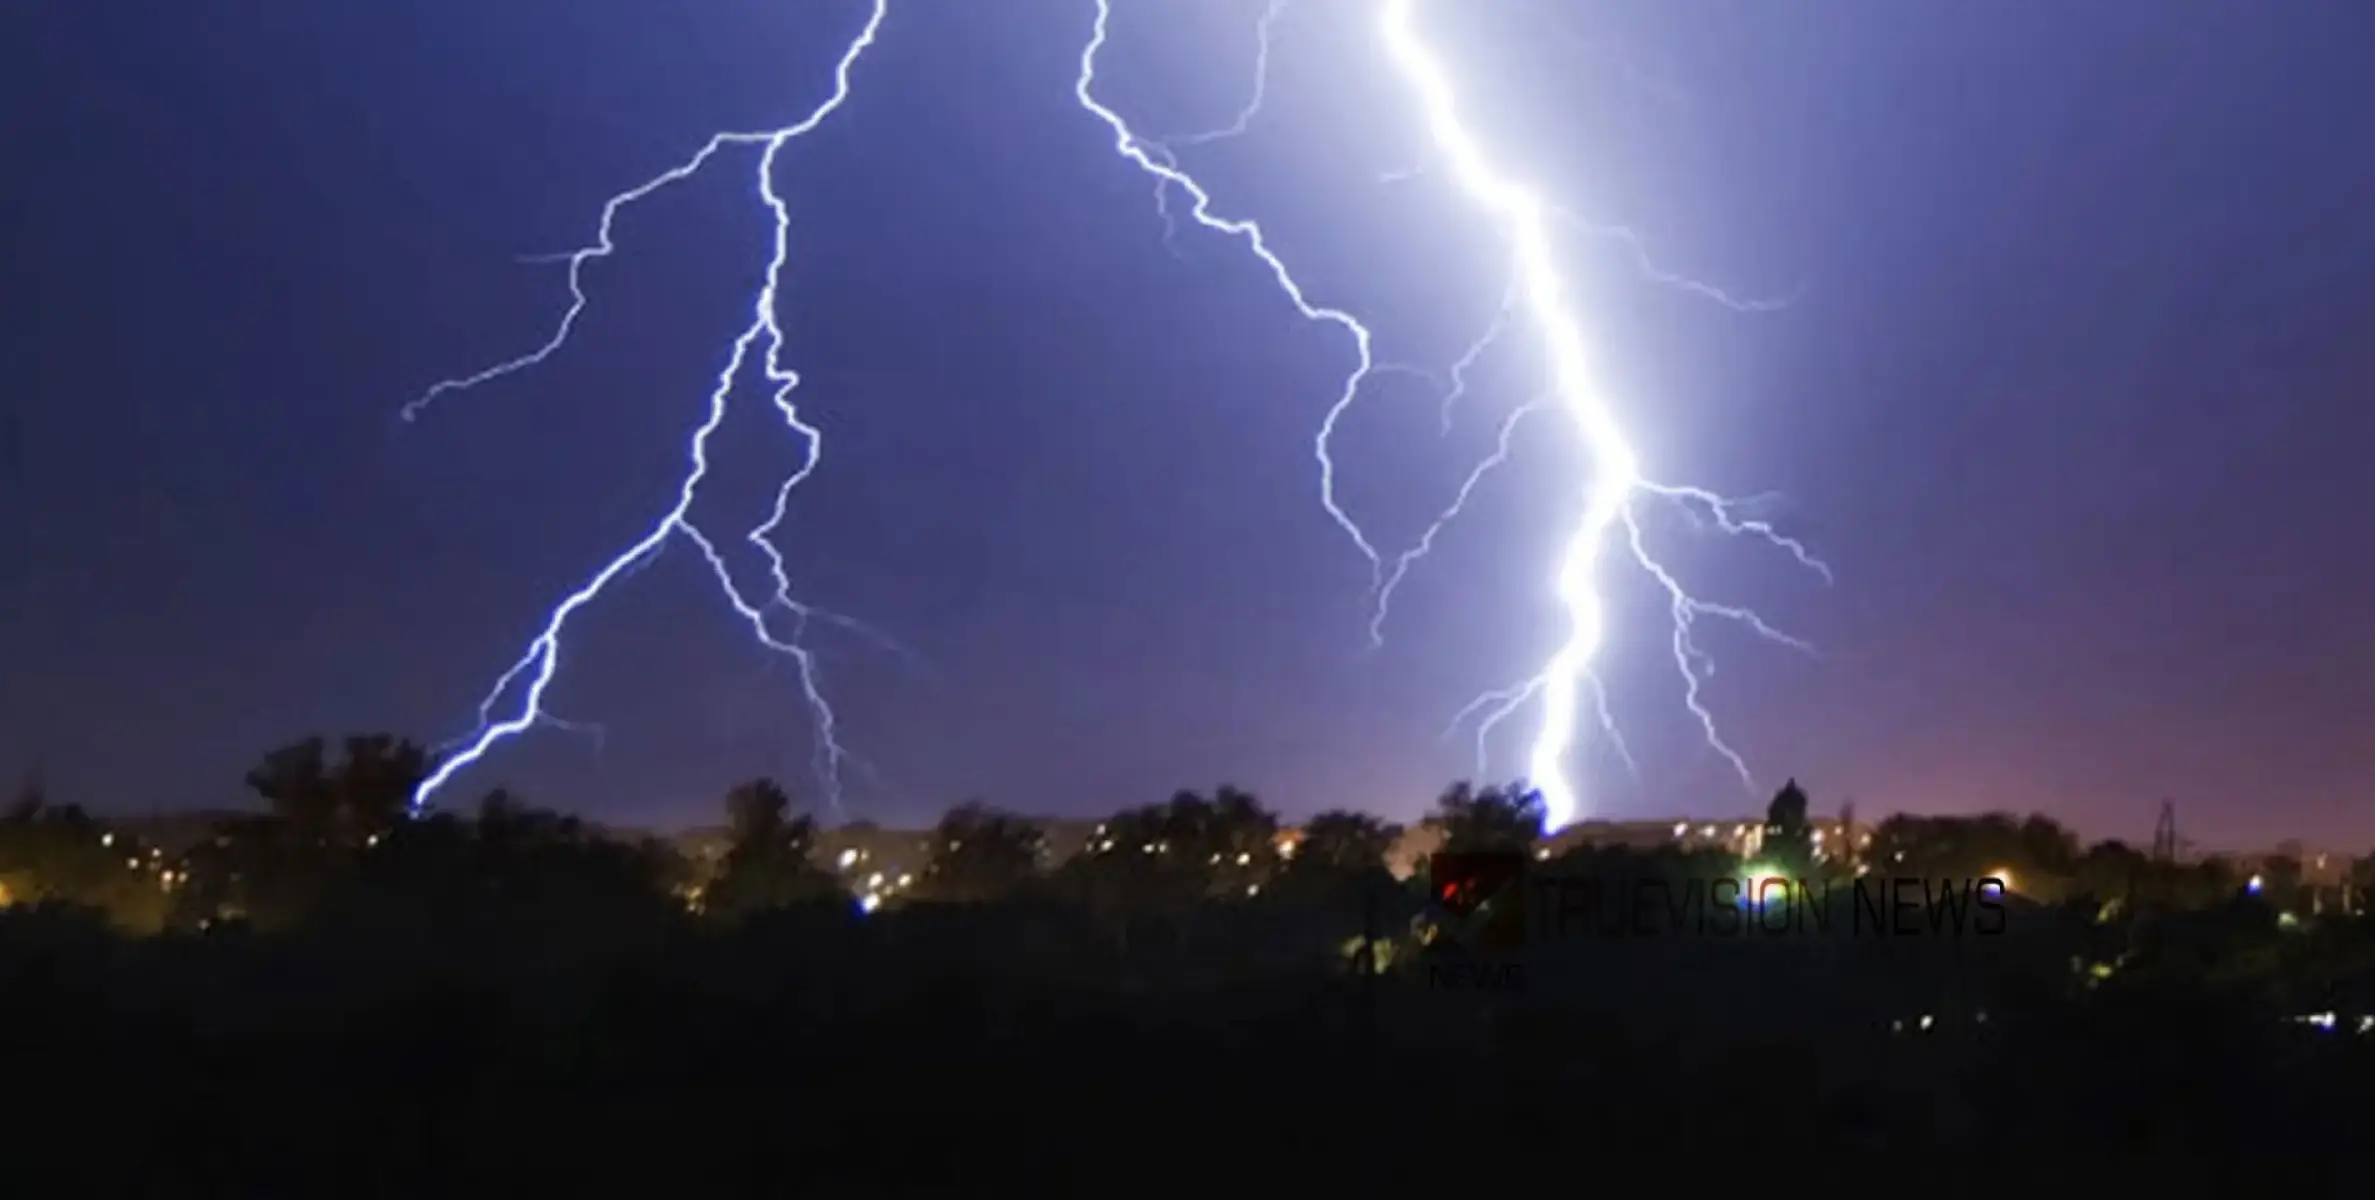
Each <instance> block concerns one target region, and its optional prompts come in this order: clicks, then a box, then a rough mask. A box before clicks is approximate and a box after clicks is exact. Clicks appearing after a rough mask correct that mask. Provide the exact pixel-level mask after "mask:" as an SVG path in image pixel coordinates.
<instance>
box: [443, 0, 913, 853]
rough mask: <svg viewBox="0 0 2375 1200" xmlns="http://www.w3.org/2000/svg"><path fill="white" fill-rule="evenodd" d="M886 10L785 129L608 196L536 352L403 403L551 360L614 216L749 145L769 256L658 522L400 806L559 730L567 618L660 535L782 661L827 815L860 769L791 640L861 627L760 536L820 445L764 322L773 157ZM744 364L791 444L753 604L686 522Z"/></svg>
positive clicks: (518, 666) (726, 146)
mask: <svg viewBox="0 0 2375 1200" xmlns="http://www.w3.org/2000/svg"><path fill="white" fill-rule="evenodd" d="M888 3H889V0H874V3H873V6H872V10H871V11H870V12H869V13H868V15H867V18H866V23H865V26H864V27H863V28H862V29H860V30H859V31H858V34H857V36H856V37H855V38H854V39H852V40H851V42H850V43H849V45H848V47H847V48H846V49H844V50H843V52H842V54H841V58H840V60H839V62H838V63H837V64H836V65H835V67H834V71H833V90H832V92H831V94H830V95H828V96H827V97H826V98H825V99H824V101H823V102H821V103H820V104H818V105H817V106H816V108H815V109H813V110H811V111H810V112H809V114H808V115H807V116H806V117H804V118H802V119H801V120H800V121H798V122H797V123H795V124H791V125H786V126H784V127H782V128H779V129H772V130H765V131H760V132H751V133H737V132H728V133H719V134H716V135H713V136H712V137H711V138H710V139H709V140H708V141H707V142H706V143H704V144H703V145H702V146H701V148H700V149H699V150H698V151H697V152H695V153H694V154H693V156H692V157H690V158H688V159H686V160H685V161H684V162H682V163H679V164H678V165H677V166H675V167H672V168H670V169H669V170H667V171H665V172H662V173H661V174H659V175H655V176H653V177H652V178H651V179H649V180H646V181H645V182H643V183H641V184H639V185H637V186H635V187H633V188H631V189H629V190H627V191H624V192H620V193H619V194H617V195H615V196H612V197H611V198H610V200H609V201H608V202H607V203H605V204H604V205H603V206H602V215H601V223H600V225H599V226H598V228H597V231H596V237H595V240H594V242H593V244H592V245H590V246H586V247H584V248H581V249H578V250H574V251H571V252H569V253H568V254H565V255H560V256H555V257H556V258H557V260H558V261H560V262H563V263H566V264H567V267H568V278H569V297H570V303H569V307H568V308H567V310H566V311H564V312H563V313H562V315H561V319H560V322H559V323H558V325H557V326H556V327H555V328H554V330H553V332H552V335H551V336H550V337H548V338H546V339H545V341H544V343H543V344H542V345H540V346H538V347H537V348H536V349H535V350H534V351H532V352H530V353H528V354H524V355H521V356H519V357H517V358H513V359H510V360H507V361H505V362H501V363H497V364H496V365H494V366H491V367H488V368H486V369H485V370H482V371H479V372H477V373H475V374H472V375H466V376H462V377H460V378H456V379H448V380H443V381H440V382H439V383H437V384H436V385H434V386H432V387H431V388H429V390H428V391H427V392H425V393H423V394H422V395H421V397H420V398H419V399H417V400H414V401H413V402H412V403H411V404H408V405H406V406H405V408H404V417H405V419H406V420H408V421H409V420H413V419H416V418H418V417H419V415H420V414H421V412H422V411H423V410H425V409H426V408H427V407H428V406H429V405H430V404H432V403H434V402H436V401H437V400H438V399H439V398H440V397H442V396H446V395H449V394H452V393H457V392H463V391H468V390H470V389H472V388H476V387H478V386H480V385H482V384H487V383H492V382H494V381H496V380H499V379H502V378H504V377H506V376H509V375H513V374H516V373H518V372H521V371H525V370H527V369H528V368H530V367H534V366H537V365H539V364H541V363H543V362H544V361H545V360H547V359H549V358H551V357H552V356H553V355H554V354H557V353H559V352H560V350H561V349H562V347H563V346H565V345H567V344H568V341H569V336H570V334H571V333H572V332H573V331H574V330H575V328H576V325H577V320H578V318H579V317H580V316H581V315H582V314H583V313H584V312H585V309H586V304H587V298H586V291H585V269H586V266H587V264H589V263H591V262H593V261H595V260H597V259H603V258H608V257H609V256H610V255H611V254H613V253H614V252H616V250H617V249H618V246H617V243H616V242H615V241H614V240H613V236H612V235H613V229H614V226H615V223H616V222H617V220H618V216H619V214H620V213H621V212H622V211H624V210H625V209H627V208H628V207H630V206H632V205H633V204H635V203H636V202H637V201H639V200H642V199H644V198H645V197H648V196H650V195H651V194H653V193H654V192H657V191H659V190H661V189H662V188H665V187H667V186H669V185H670V184H674V183H678V182H681V181H683V180H685V179H689V178H691V177H692V176H694V175H696V174H698V173H700V172H701V171H702V170H703V169H704V168H705V167H707V166H708V165H709V163H710V162H711V161H712V160H713V159H715V158H716V157H717V156H718V155H720V154H722V153H724V152H726V151H728V150H730V149H737V148H755V149H757V151H758V155H757V159H758V161H757V165H756V170H755V176H754V182H755V184H756V187H757V191H758V195H759V199H760V202H761V203H763V204H764V205H766V207H767V210H768V213H769V214H770V216H771V217H772V219H773V224H774V233H773V248H772V252H771V254H770V255H769V258H768V261H767V272H766V277H765V281H764V282H763V283H762V284H761V285H760V287H759V289H758V292H757V294H756V295H755V296H754V297H753V298H752V302H751V316H750V322H749V324H747V325H746V326H745V327H744V328H743V330H742V332H741V333H740V334H739V335H738V336H737V337H736V338H735V339H734V341H733V344H732V347H731V349H730V350H729V352H728V354H727V356H726V362H725V365H724V367H723V368H722V369H720V370H719V372H718V374H717V378H716V381H715V386H714V387H713V388H712V389H711V391H710V393H709V403H708V408H707V413H706V415H705V417H704V418H703V420H702V421H701V423H700V424H699V425H698V426H697V427H696V428H695V429H694V430H693V433H692V437H691V440H690V443H689V445H688V447H687V458H688V466H687V469H686V473H685V476H684V479H683V481H682V483H681V484H680V485H679V486H678V488H677V493H676V503H675V504H674V505H673V506H671V507H670V508H669V509H668V510H667V511H666V512H665V513H663V514H661V516H660V518H659V519H658V520H657V521H656V522H655V523H654V524H653V525H652V526H651V528H650V529H649V530H647V531H645V533H644V534H643V536H642V537H640V538H639V539H637V540H636V541H635V542H634V543H633V544H632V545H629V546H628V547H627V548H626V549H625V550H622V551H620V552H619V554H618V556H617V557H615V558H612V559H611V560H610V561H609V562H608V563H606V564H604V565H603V566H602V567H601V568H600V569H599V570H597V571H595V572H594V574H593V575H592V576H591V577H589V578H588V579H587V580H586V581H585V582H584V583H583V584H581V585H579V587H578V588H577V590H576V591H574V592H571V593H570V594H569V595H568V596H567V597H565V598H563V599H562V601H561V602H560V604H558V605H557V606H555V607H554V608H553V610H552V612H551V613H550V614H548V615H547V617H546V618H545V623H544V628H543V630H542V632H540V633H538V634H537V636H536V638H535V640H533V641H531V642H530V643H529V644H528V648H527V650H526V651H525V652H524V653H523V654H521V656H520V657H519V659H518V661H516V662H514V663H513V664H512V666H511V669H510V670H508V671H505V672H504V673H503V675H502V677H501V678H500V679H498V680H496V682H495V686H494V688H493V690H492V691H491V692H490V693H489V694H488V696H487V699H486V700H485V702H484V703H482V704H481V705H480V708H479V718H480V719H479V725H478V728H477V730H476V732H474V733H473V734H471V735H469V736H468V737H466V738H464V739H462V740H461V741H459V742H458V743H456V744H455V747H454V748H453V750H452V752H451V753H450V754H449V755H448V756H446V757H445V758H444V760H443V761H442V762H441V763H440V764H439V765H438V767H437V769H436V771H435V772H434V773H433V774H431V775H430V776H429V777H428V778H427V779H425V780H423V781H422V782H421V785H420V787H419V788H418V790H416V791H415V792H414V793H413V798H412V803H413V807H414V808H415V809H416V810H418V809H420V808H421V807H423V806H424V805H426V804H427V803H428V802H429V801H430V799H431V798H433V797H434V796H435V795H436V794H437V793H438V791H439V790H441V789H443V788H444V787H445V786H446V784H447V783H448V782H450V781H451V780H452V779H453V778H454V777H455V776H456V775H458V774H460V773H461V772H462V771H464V770H467V769H469V767H471V766H472V765H473V764H475V763H477V762H478V761H479V760H480V759H482V758H484V757H485V756H486V754H487V753H488V752H489V751H491V750H492V749H494V748H495V747H496V746H497V745H499V744H501V743H502V742H504V741H506V740H508V739H510V738H512V737H515V736H517V735H518V734H520V733H523V732H525V731H526V730H528V729H530V728H532V727H534V726H536V725H539V724H561V722H559V721H557V719H555V718H553V717H552V716H550V715H549V714H548V713H547V712H546V711H545V707H544V705H545V693H546V691H547V690H548V689H550V688H551V686H552V682H553V678H554V676H555V674H556V673H558V671H559V670H560V665H561V647H562V642H563V639H564V636H565V634H566V633H567V631H568V628H569V623H570V621H571V620H572V619H574V618H575V617H576V616H577V615H578V614H579V612H581V611H582V610H583V609H584V608H585V607H586V606H588V605H590V604H592V603H593V602H594V601H595V600H596V599H598V598H600V597H601V595H602V594H603V592H604V591H605V590H607V589H608V588H609V587H610V586H611V585H612V584H614V583H617V582H618V581H619V580H621V579H623V578H625V577H626V576H628V575H631V574H633V573H635V572H636V571H638V570H640V569H642V568H643V567H644V566H647V565H649V564H650V562H651V561H652V560H653V559H655V558H657V557H658V555H659V554H660V553H661V551H663V550H664V549H666V548H667V545H668V543H669V541H670V540H671V539H673V538H678V537H681V538H683V539H684V540H685V541H688V542H690V543H692V545H693V546H694V547H695V548H696V549H697V550H699V551H700V553H701V556H702V558H703V560H704V561H706V562H707V563H708V564H709V568H710V571H711V572H712V574H714V575H715V576H716V578H717V583H718V587H719V589H720V590H721V591H722V592H723V593H724V595H725V598H726V602H727V604H729V605H730V606H732V608H733V609H734V611H735V613H736V614H737V615H738V616H740V617H741V618H742V620H743V622H744V623H745V624H747V625H748V626H749V627H750V631H751V634H752V636H754V637H756V638H757V639H758V641H759V643H760V644H761V645H763V646H765V647H767V648H768V649H770V650H773V651H775V652H776V653H779V654H782V655H784V656H785V657H787V658H789V659H790V660H791V662H792V663H793V665H794V667H795V671H796V677H797V679H798V682H799V686H800V691H801V696H802V699H803V700H804V701H805V702H806V704H807V706H808V710H809V715H810V717H811V719H812V721H813V722H814V725H815V738H816V750H815V756H816V760H815V766H816V770H817V774H818V776H819V778H820V779H821V780H822V782H823V784H824V787H825V793H826V798H827V800H828V801H829V802H830V803H831V804H832V805H833V806H834V807H835V808H836V809H838V808H839V807H840V797H841V786H842V781H843V775H844V771H845V770H846V769H849V768H851V767H857V768H859V769H861V770H862V769H863V764H862V763H860V762H858V760H856V759H854V758H853V757H852V756H851V755H850V754H849V753H848V751H846V750H845V749H843V748H842V745H841V741H840V736H839V731H838V728H837V722H836V719H835V716H834V712H833V706H832V705H831V704H830V703H828V702H827V700H826V699H825V694H824V690H823V684H822V681H821V679H820V676H819V672H818V667H817V661H816V657H815V655H814V654H813V653H812V652H811V651H810V650H809V649H808V647H807V645H806V643H805V642H804V641H803V638H804V636H805V635H806V633H807V630H808V625H809V623H810V622H811V621H819V620H821V621H827V622H830V623H834V624H838V625H842V626H845V627H850V628H857V629H859V631H860V632H864V630H863V629H862V627H858V626H856V625H855V623H854V622H851V621H849V620H848V619H847V618H844V617H839V616H835V615H833V614H829V613H825V612H823V611H821V610H818V609H815V608H812V607H809V606H807V605H804V604H802V603H800V602H798V601H796V600H794V599H793V598H792V594H791V591H792V585H791V578H790V573H789V569H788V567H787V566H786V564H785V562H784V560H783V556H782V554H781V553H780V552H778V551H777V550H776V548H775V546H774V544H773V541H772V535H773V534H774V533H775V532H776V530H777V529H779V528H780V527H781V526H782V524H783V521H784V518H785V514H786V510H787V509H788V507H789V505H790V503H791V494H792V491H793V490H794V489H795V488H797V487H799V486H800V484H801V483H802V482H804V481H806V480H807V478H808V477H809V475H810V474H811V473H813V472H814V471H815V470H816V467H817V464H818V463H819V462H820V461H821V454H822V450H823V445H824V440H823V434H822V433H821V432H820V431H819V430H818V429H817V428H816V427H815V426H814V425H812V424H810V423H809V422H808V421H807V420H806V419H805V418H804V417H802V416H801V414H800V411H799V408H798V406H797V405H795V404H794V403H793V401H792V393H793V392H794V391H795V390H796V389H797V388H798V387H799V385H800V376H799V374H798V372H796V371H794V370H792V369H791V368H790V367H788V366H785V365H784V363H783V344H784V335H783V330H782V328H781V327H780V326H779V325H778V324H777V321H776V307H777V305H776V301H777V295H778V288H779V287H780V285H781V283H782V279H783V273H784V268H785V263H786V261H787V259H788V258H789V256H790V252H791V213H790V211H789V210H788V208H787V207H786V205H785V203H784V199H783V196H782V195H781V194H780V193H779V192H778V191H777V190H776V186H775V170H776V164H777V160H778V158H779V157H780V156H781V155H782V154H783V151H784V149H785V148H786V147H787V146H789V145H790V144H791V143H792V142H794V141H796V140H798V139H799V138H801V137H804V136H806V135H807V134H808V133H810V132H811V131H813V130H815V129H816V128H817V127H818V126H820V125H822V124H823V123H824V122H825V120H826V119H827V118H828V117H830V116H832V115H833V113H834V112H835V111H837V110H839V109H840V108H841V106H842V105H843V104H844V103H845V102H846V101H847V100H848V99H849V95H850V76H851V73H852V71H853V70H854V69H855V67H856V66H857V63H858V59H859V58H860V57H861V56H862V55H864V54H865V52H866V51H867V50H868V49H869V48H870V47H872V46H873V45H874V40H875V37H876V35H877V34H878V33H879V32H880V31H881V28H882V23H883V18H884V16H885V15H886V13H887V10H888ZM753 364H755V365H756V366H757V367H758V369H759V370H760V372H761V373H762V374H763V375H764V376H765V377H766V380H767V384H768V387H769V390H770V395H769V399H770V401H771V402H772V403H773V404H774V406H775V408H776V410H777V412H778V413H779V414H780V415H781V417H782V419H783V422H784V425H785V426H786V427H787V428H789V429H790V430H791V432H792V433H793V435H794V436H795V437H797V438H798V439H799V440H800V442H801V445H802V447H803V454H802V457H801V462H800V465H799V467H798V468H797V469H796V470H794V471H793V472H792V474H791V475H790V476H788V477H787V478H785V479H784V480H783V482H782V484H781V485H780V486H779V487H777V489H776V493H775V503H774V506H773V508H772V509H771V510H770V512H769V513H768V516H767V519H766V520H765V521H763V522H761V523H760V524H759V525H758V526H757V527H755V528H753V529H751V530H750V531H749V532H748V533H746V534H744V535H743V541H744V542H746V543H747V544H749V545H750V546H752V547H754V548H755V549H757V550H758V552H759V553H760V555H761V556H762V557H763V558H764V559H765V560H766V562H767V566H768V574H769V580H770V583H771V585H772V588H773V590H772V592H771V593H770V594H768V595H767V596H765V597H763V598H761V599H757V600H754V599H752V598H750V597H749V596H746V595H745V594H744V593H743V591H742V589H741V588H740V587H739V586H737V585H736V584H735V582H734V580H733V577H732V574H731V572H730V571H729V569H728V567H727V563H726V560H725V556H724V554H723V553H722V552H721V551H720V549H719V547H718V544H717V542H716V541H715V540H714V539H713V538H711V537H710V536H709V535H708V534H707V533H705V532H703V531H702V530H701V529H700V528H698V527H697V526H695V525H694V524H693V522H692V520H691V518H690V516H689V513H690V510H691V508H692V504H693V498H694V496H695V494H696V493H697V492H698V491H699V489H700V486H701V482H702V480H703V479H704V477H706V475H707V474H708V470H709V439H710V437H711V435H713V434H715V433H716V432H717V429H718V427H719V425H721V424H722V423H723V422H724V420H725V417H726V412H727V407H728V400H729V398H730V397H731V396H732V394H733V391H734V387H735V384H736V383H737V382H739V381H740V379H741V376H742V373H743V371H744V370H745V369H746V368H747V367H749V366H751V365H753ZM779 618H780V619H782V620H783V621H784V623H785V624H786V625H788V626H789V628H788V630H784V631H779V630H778V628H777V621H778V619H779ZM523 678H524V679H526V681H527V683H526V686H525V691H524V694H523V695H521V697H520V699H519V701H518V704H517V707H516V709H515V710H514V711H513V713H512V715H510V716H508V717H503V718H500V719H497V718H496V717H495V715H494V714H495V712H496V710H497V709H498V708H499V707H501V705H502V702H503V699H504V698H505V697H506V696H508V695H510V693H511V692H512V691H513V689H514V688H515V687H518V686H519V685H520V681H521V680H522V679H523Z"/></svg>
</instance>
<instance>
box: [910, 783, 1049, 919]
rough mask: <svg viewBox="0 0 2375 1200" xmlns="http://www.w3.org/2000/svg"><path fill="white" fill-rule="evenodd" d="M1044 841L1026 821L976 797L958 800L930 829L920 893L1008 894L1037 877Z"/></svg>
mask: <svg viewBox="0 0 2375 1200" xmlns="http://www.w3.org/2000/svg"><path fill="white" fill-rule="evenodd" d="M1045 845H1046V838H1045V835H1044V834H1043V833H1041V831H1040V829H1039V827H1038V826H1037V825H1035V824H1033V823H1032V822H1030V821H1026V820H1024V819H1023V818H1021V817H1018V816H1015V815H1014V814H1012V813H1008V812H1004V811H1001V810H999V809H995V808H991V807H989V806H988V805H985V804H982V803H980V802H978V801H975V802H971V803H967V804H961V805H959V806H957V807H956V808H954V809H951V810H949V812H948V814H947V815H946V816H943V817H941V818H940V825H939V827H938V828H937V829H935V830H933V832H932V857H931V862H930V863H929V865H927V866H926V867H925V868H924V879H923V893H924V895H926V896H928V897H930V898H931V899H934V900H951V901H964V902H977V901H984V900H994V899H1000V898H1003V897H1007V896H1012V895H1014V894H1016V893H1018V892H1020V891H1021V890H1022V889H1023V887H1024V886H1026V885H1027V884H1029V883H1030V882H1031V880H1033V879H1034V878H1036V877H1037V876H1038V874H1039V868H1040V865H1041V864H1040V859H1041V856H1042V854H1043V853H1044V850H1045Z"/></svg>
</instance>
